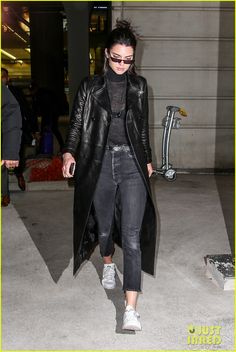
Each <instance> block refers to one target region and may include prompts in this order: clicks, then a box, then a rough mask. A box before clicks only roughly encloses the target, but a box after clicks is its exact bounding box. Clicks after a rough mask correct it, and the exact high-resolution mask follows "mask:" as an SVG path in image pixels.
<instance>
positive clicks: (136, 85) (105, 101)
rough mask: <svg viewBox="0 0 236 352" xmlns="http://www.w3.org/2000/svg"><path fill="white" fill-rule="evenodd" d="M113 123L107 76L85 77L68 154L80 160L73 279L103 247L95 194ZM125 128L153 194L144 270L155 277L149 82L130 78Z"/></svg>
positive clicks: (116, 231) (117, 210)
mask: <svg viewBox="0 0 236 352" xmlns="http://www.w3.org/2000/svg"><path fill="white" fill-rule="evenodd" d="M110 121H111V106H110V101H109V96H108V91H107V83H106V75H101V76H95V77H93V78H85V79H84V80H83V81H82V83H81V84H80V87H79V89H78V92H77V94H76V97H75V100H74V104H73V108H72V114H71V119H70V124H69V129H68V134H67V138H66V143H65V149H64V152H70V153H71V154H72V155H73V156H74V157H75V159H76V169H75V175H74V179H75V192H74V237H73V238H74V274H75V273H76V272H77V270H78V268H79V267H80V265H81V263H82V262H83V261H84V260H85V259H88V258H89V257H90V255H91V253H92V251H93V250H94V248H95V246H96V245H97V244H98V233H97V222H96V214H95V212H94V207H93V195H94V191H95V187H96V183H97V180H98V176H99V174H100V170H101V165H102V160H103V156H104V152H105V146H106V143H107V136H108V130H109V125H110ZM126 129H127V133H128V136H129V140H130V144H131V146H132V149H133V151H134V154H135V158H136V161H137V164H138V167H139V170H140V172H141V174H142V177H143V180H144V183H145V185H146V189H147V192H148V197H147V202H146V208H145V213H144V218H143V223H142V229H141V235H140V245H141V252H142V270H143V271H145V272H147V273H149V274H152V275H153V274H154V260H155V247H156V227H157V226H156V213H155V208H154V204H153V201H152V195H151V189H150V183H149V177H148V172H147V163H150V162H151V149H150V146H149V133H148V93H147V83H146V80H145V79H144V78H143V77H141V76H137V75H134V74H128V73H127V98H126ZM119 205H120V202H119V197H117V200H116V207H115V215H114V216H115V219H114V220H115V221H114V229H113V238H114V241H115V242H116V243H117V244H118V245H119V246H121V236H120V207H119Z"/></svg>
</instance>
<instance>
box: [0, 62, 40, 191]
mask: <svg viewBox="0 0 236 352" xmlns="http://www.w3.org/2000/svg"><path fill="white" fill-rule="evenodd" d="M1 75H2V83H3V84H5V85H6V86H7V88H8V89H10V91H11V93H12V94H13V95H14V97H15V98H16V100H17V102H18V103H19V105H20V110H21V116H22V139H21V147H20V161H19V166H18V167H17V168H15V170H14V173H15V175H16V177H17V180H18V186H19V188H20V189H21V190H22V191H24V190H25V180H24V176H23V172H24V169H25V149H26V146H28V145H31V144H32V140H33V138H34V137H35V136H36V134H37V131H38V123H37V116H36V115H34V114H33V112H32V110H31V109H30V107H29V104H28V102H27V100H26V98H25V97H24V94H23V93H22V91H21V90H20V89H19V88H18V87H15V86H13V85H11V84H9V83H10V81H9V75H8V70H7V69H5V68H2V69H1Z"/></svg>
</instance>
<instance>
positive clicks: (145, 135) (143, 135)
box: [141, 79, 152, 164]
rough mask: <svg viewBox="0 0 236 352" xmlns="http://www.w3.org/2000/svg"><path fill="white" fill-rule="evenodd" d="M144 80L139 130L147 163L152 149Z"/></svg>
mask: <svg viewBox="0 0 236 352" xmlns="http://www.w3.org/2000/svg"><path fill="white" fill-rule="evenodd" d="M143 80H144V86H143V107H142V108H143V126H142V131H141V140H142V144H143V148H144V151H145V154H146V158H147V164H149V163H151V162H152V150H151V148H150V143H149V123H148V116H149V111H148V110H149V109H148V88H147V81H146V80H145V79H143Z"/></svg>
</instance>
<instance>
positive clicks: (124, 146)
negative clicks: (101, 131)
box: [106, 144, 131, 152]
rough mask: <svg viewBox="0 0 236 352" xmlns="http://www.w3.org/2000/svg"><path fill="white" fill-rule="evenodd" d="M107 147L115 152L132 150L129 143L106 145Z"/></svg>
mask: <svg viewBox="0 0 236 352" xmlns="http://www.w3.org/2000/svg"><path fill="white" fill-rule="evenodd" d="M106 149H108V150H113V151H115V152H119V151H121V150H123V151H125V152H128V151H130V150H131V148H130V146H129V145H128V144H120V145H106Z"/></svg>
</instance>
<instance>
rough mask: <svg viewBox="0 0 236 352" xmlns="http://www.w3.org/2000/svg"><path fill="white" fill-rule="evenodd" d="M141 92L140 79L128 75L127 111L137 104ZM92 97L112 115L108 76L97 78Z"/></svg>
mask: <svg viewBox="0 0 236 352" xmlns="http://www.w3.org/2000/svg"><path fill="white" fill-rule="evenodd" d="M139 92H140V87H139V84H138V79H137V77H136V76H135V75H131V74H127V95H126V109H127V110H129V109H131V108H132V107H133V106H135V105H136V104H137V98H138V95H139ZM92 95H93V96H94V98H95V99H96V100H97V102H98V103H99V105H101V106H102V107H103V108H104V109H105V110H107V111H108V113H110V114H111V113H112V111H111V104H110V99H109V95H108V90H107V81H106V75H105V74H103V75H101V76H97V77H96V79H95V84H94V87H93V91H92Z"/></svg>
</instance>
